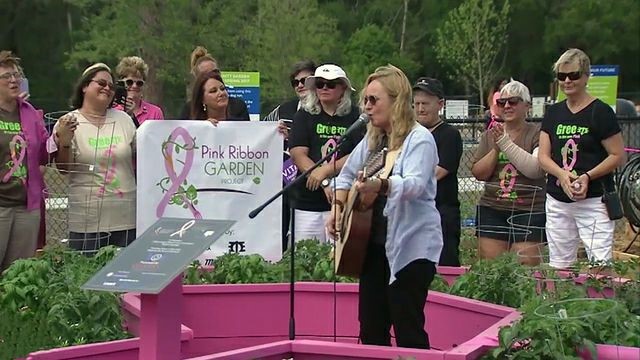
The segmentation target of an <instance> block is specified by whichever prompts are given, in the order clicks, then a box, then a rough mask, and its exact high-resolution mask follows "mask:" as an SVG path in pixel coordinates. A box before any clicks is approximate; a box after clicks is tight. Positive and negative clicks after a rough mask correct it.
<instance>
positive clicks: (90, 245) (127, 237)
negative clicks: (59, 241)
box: [69, 229, 136, 255]
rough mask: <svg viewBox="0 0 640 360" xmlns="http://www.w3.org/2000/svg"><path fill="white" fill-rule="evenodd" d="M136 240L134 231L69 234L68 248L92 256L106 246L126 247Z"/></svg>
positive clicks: (71, 232) (72, 232)
mask: <svg viewBox="0 0 640 360" xmlns="http://www.w3.org/2000/svg"><path fill="white" fill-rule="evenodd" d="M135 239H136V229H131V230H121V231H113V232H111V233H106V232H99V233H80V232H74V231H70V232H69V247H70V248H72V249H73V250H77V251H82V252H85V253H86V254H88V255H92V254H93V253H95V252H96V251H98V250H100V248H103V247H105V246H107V245H114V246H119V247H126V246H127V245H129V244H131V243H132V242H133V240H135Z"/></svg>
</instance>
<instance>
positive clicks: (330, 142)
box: [321, 138, 338, 163]
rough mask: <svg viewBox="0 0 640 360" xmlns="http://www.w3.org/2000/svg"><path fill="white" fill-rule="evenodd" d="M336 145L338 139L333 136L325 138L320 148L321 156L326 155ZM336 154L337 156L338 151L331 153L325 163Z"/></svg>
mask: <svg viewBox="0 0 640 360" xmlns="http://www.w3.org/2000/svg"><path fill="white" fill-rule="evenodd" d="M337 146H338V141H337V140H336V139H335V138H331V139H329V140H327V142H326V143H324V145H323V146H322V149H321V153H322V157H325V156H327V154H328V153H329V152H330V151H331V150H333V149H335V148H336V147H337ZM337 156H338V153H333V155H331V158H330V159H328V160H327V163H330V162H331V161H333V160H335V159H336V157H337Z"/></svg>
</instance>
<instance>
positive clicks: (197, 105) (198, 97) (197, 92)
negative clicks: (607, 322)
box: [189, 70, 224, 120]
mask: <svg viewBox="0 0 640 360" xmlns="http://www.w3.org/2000/svg"><path fill="white" fill-rule="evenodd" d="M209 79H215V80H218V81H220V82H221V83H222V84H223V85H224V81H222V77H221V76H220V72H219V71H217V70H214V71H208V72H205V73H202V74H200V75H198V77H197V78H196V81H195V82H194V83H193V89H191V110H190V111H189V115H190V118H191V120H206V119H207V112H206V111H205V110H204V106H203V104H204V101H203V99H204V84H205V83H206V82H207V81H208V80H209Z"/></svg>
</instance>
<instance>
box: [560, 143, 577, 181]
mask: <svg viewBox="0 0 640 360" xmlns="http://www.w3.org/2000/svg"><path fill="white" fill-rule="evenodd" d="M561 154H562V169H563V170H567V171H573V167H574V166H575V165H576V162H578V144H576V141H575V140H573V139H569V140H567V142H566V143H565V144H564V146H563V147H562V150H561ZM556 185H557V186H560V179H557V180H556Z"/></svg>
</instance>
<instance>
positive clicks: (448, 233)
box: [438, 206, 460, 266]
mask: <svg viewBox="0 0 640 360" xmlns="http://www.w3.org/2000/svg"><path fill="white" fill-rule="evenodd" d="M438 211H439V212H440V223H441V225H442V241H443V246H442V252H441V253H440V261H439V262H438V265H440V266H460V209H459V208H458V207H449V206H443V207H442V208H440V209H438Z"/></svg>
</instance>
